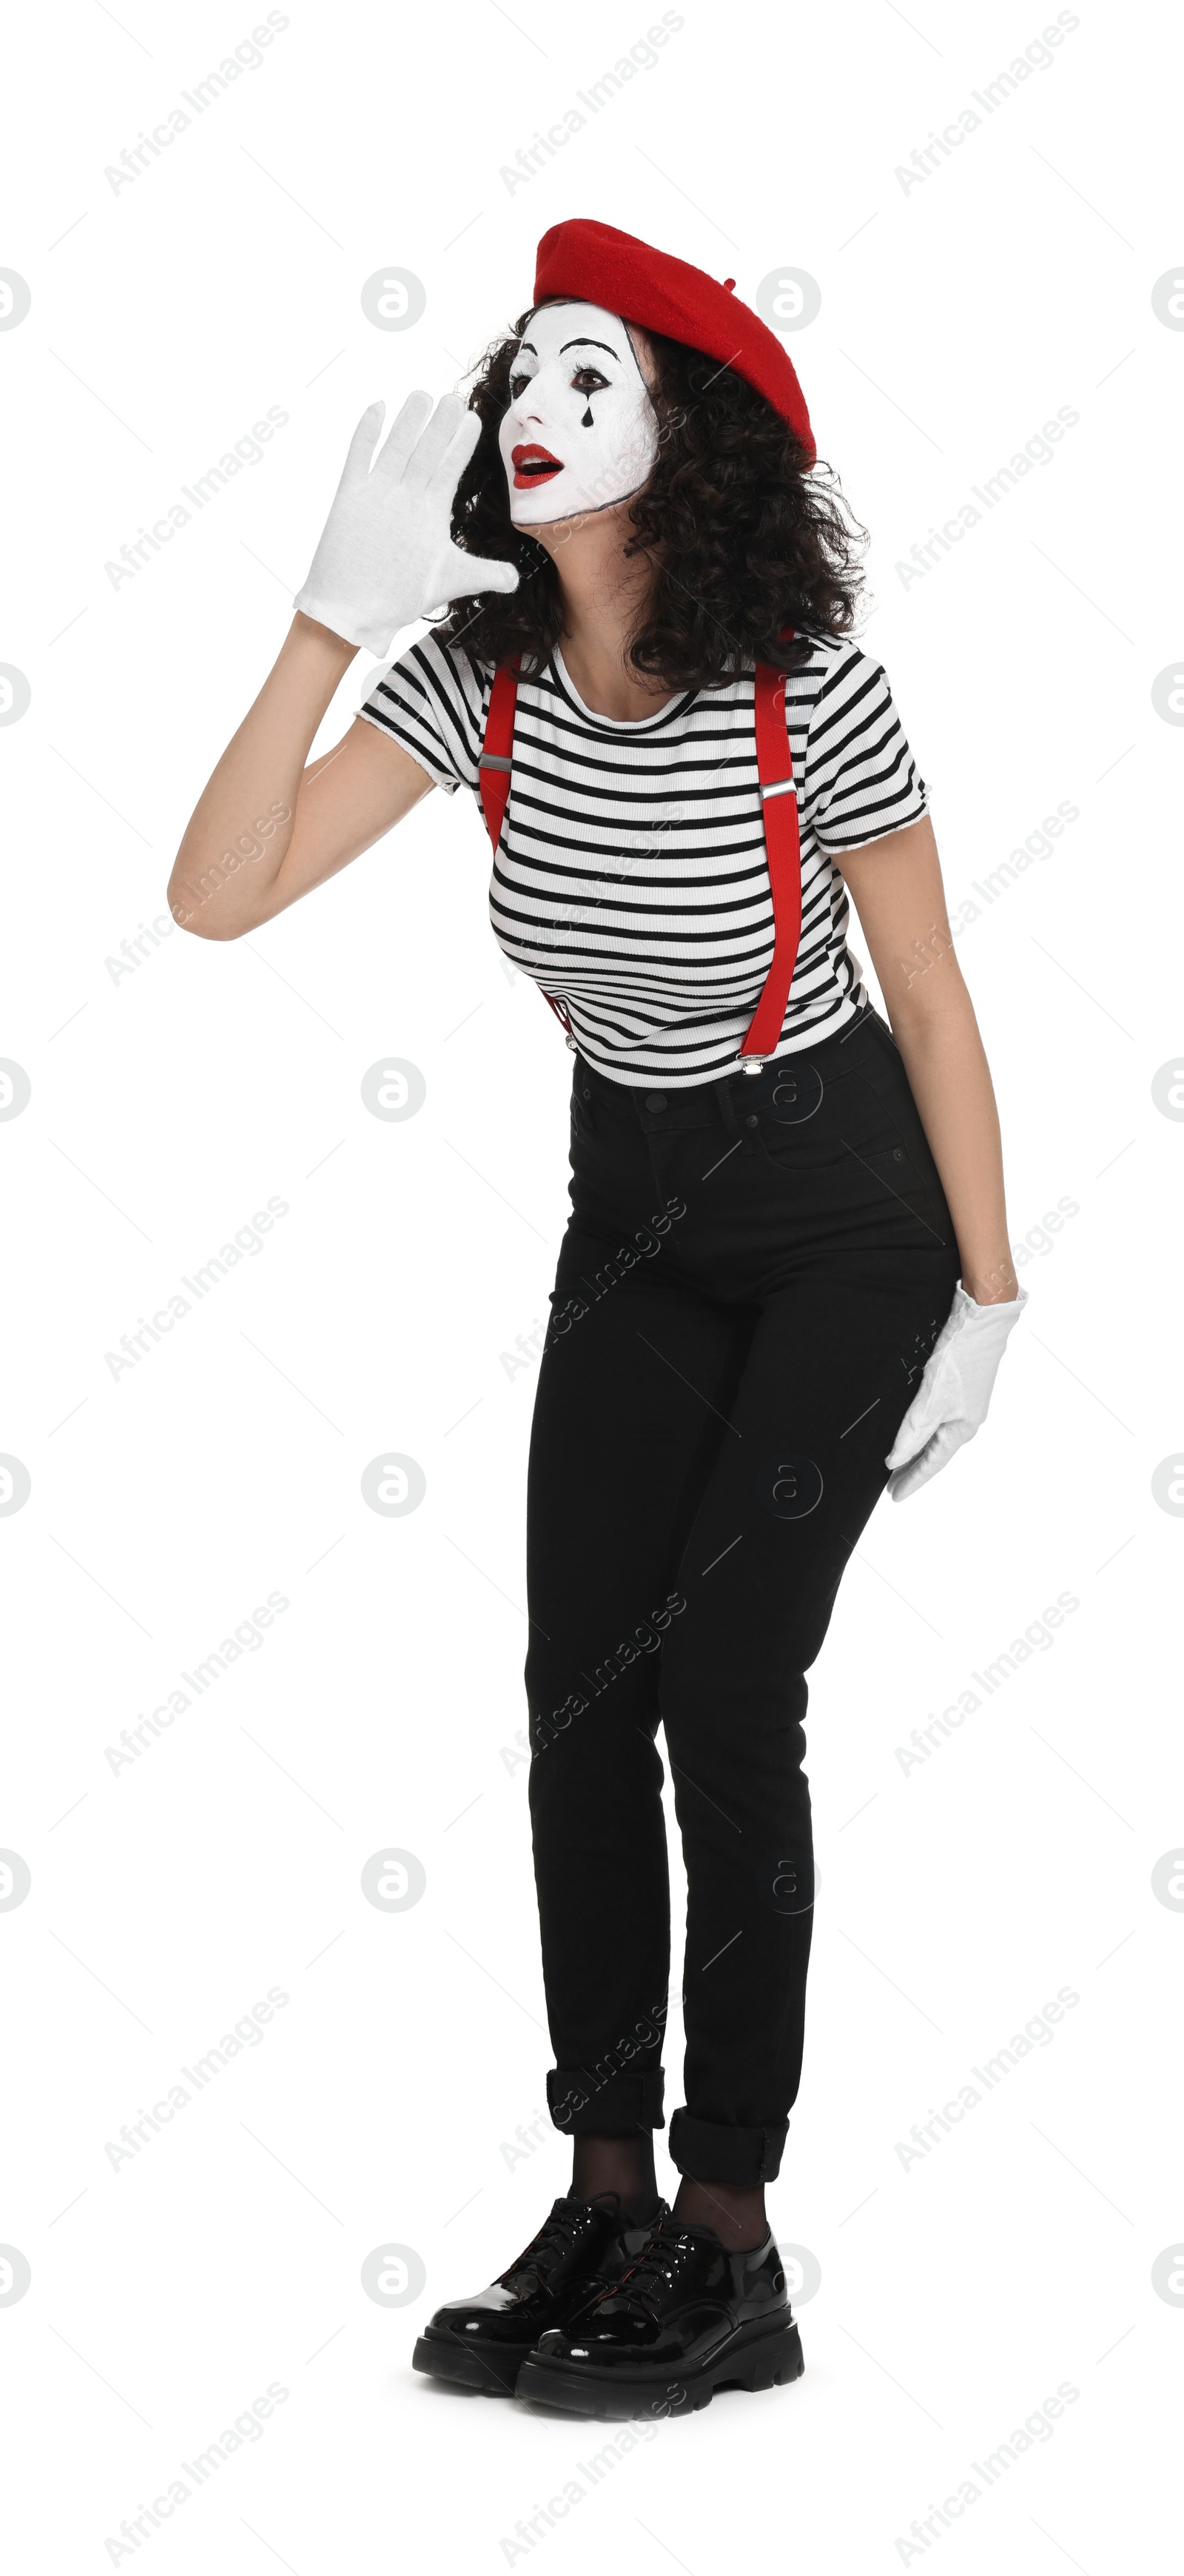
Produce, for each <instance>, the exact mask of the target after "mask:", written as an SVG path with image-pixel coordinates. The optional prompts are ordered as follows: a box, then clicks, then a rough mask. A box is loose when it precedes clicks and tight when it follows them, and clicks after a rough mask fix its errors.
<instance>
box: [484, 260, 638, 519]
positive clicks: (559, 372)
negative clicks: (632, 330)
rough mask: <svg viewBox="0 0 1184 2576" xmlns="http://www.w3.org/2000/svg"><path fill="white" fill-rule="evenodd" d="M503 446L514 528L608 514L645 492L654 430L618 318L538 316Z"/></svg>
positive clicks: (516, 369) (581, 313) (524, 348)
mask: <svg viewBox="0 0 1184 2576" xmlns="http://www.w3.org/2000/svg"><path fill="white" fill-rule="evenodd" d="M498 443H499V446H500V448H501V455H502V463H503V464H504V466H505V469H506V479H507V481H508V483H509V486H510V517H511V519H512V520H513V522H514V525H515V527H516V528H537V527H540V526H542V525H543V524H544V523H546V522H547V521H549V520H552V519H570V518H573V517H575V516H576V515H577V513H583V512H586V511H589V510H607V509H609V508H610V507H611V506H612V504H613V502H615V501H624V500H627V499H628V498H629V496H630V494H631V493H633V492H639V491H640V490H641V487H642V485H643V484H644V483H646V482H648V480H649V476H650V473H651V471H652V468H653V464H654V459H655V457H656V456H657V453H658V423H657V418H656V415H655V412H654V407H653V404H652V403H651V401H650V398H649V393H648V391H647V388H646V383H645V378H644V377H643V375H642V372H641V369H640V367H639V365H638V362H637V353H636V350H635V349H634V347H633V343H632V341H631V339H630V337H629V333H628V331H627V330H626V327H625V324H624V323H623V322H622V320H621V317H620V315H619V314H618V313H606V312H605V311H604V309H603V307H602V306H601V305H599V304H576V303H571V304H544V305H540V306H539V308H538V310H537V311H536V312H535V313H533V314H532V315H531V318H530V320H529V322H528V323H527V325H526V331H525V334H524V336H523V339H522V343H521V346H520V348H519V350H518V353H517V355H516V357H515V359H514V362H513V369H512V373H511V376H510V407H509V410H508V411H507V413H506V416H505V418H504V420H503V422H502V425H501V429H500V431H499V433H498Z"/></svg>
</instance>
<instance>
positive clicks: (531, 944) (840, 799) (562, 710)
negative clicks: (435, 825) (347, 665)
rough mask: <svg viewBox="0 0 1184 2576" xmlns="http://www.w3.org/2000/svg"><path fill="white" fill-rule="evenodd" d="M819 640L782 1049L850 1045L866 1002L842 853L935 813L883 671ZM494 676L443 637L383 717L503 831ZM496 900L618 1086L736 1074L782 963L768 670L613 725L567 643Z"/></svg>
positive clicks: (508, 831) (494, 913) (518, 735)
mask: <svg viewBox="0 0 1184 2576" xmlns="http://www.w3.org/2000/svg"><path fill="white" fill-rule="evenodd" d="M806 640H807V641H808V642H809V646H810V650H809V658H808V660H807V661H806V663H805V665H804V668H803V669H801V670H799V671H791V672H790V674H789V678H788V681H787V684H786V692H785V704H786V721H787V724H788V729H789V740H790V750H791V753H792V757H793V769H794V779H795V784H796V789H797V800H798V819H799V827H800V832H801V849H802V937H801V946H800V948H799V950H798V957H797V964H796V967H795V969H794V977H793V983H792V985H791V987H790V994H789V1001H788V1004H787V1007H786V1013H785V1019H784V1022H783V1025H782V1033H781V1037H780V1040H779V1042H778V1045H777V1047H776V1049H775V1053H776V1054H777V1055H778V1056H784V1055H792V1054H794V1053H795V1052H796V1051H797V1050H798V1049H799V1048H802V1047H806V1046H809V1045H811V1044H813V1043H815V1042H816V1041H817V1040H818V1038H819V1037H823V1036H825V1037H831V1036H833V1035H834V1033H835V1031H836V1030H838V1029H841V1028H843V1027H844V1026H845V1024H846V1023H847V1022H848V1021H849V1020H851V1019H853V1018H854V1017H855V1015H856V1013H857V1011H858V1010H859V1009H861V1008H862V1006H863V1002H864V1000H865V998H866V997H865V995H864V994H863V990H862V987H861V984H860V970H859V966H858V963H857V961H856V960H855V959H854V958H852V957H851V956H850V954H849V953H848V950H847V946H846V930H847V922H848V904H847V896H846V890H845V887H844V885H843V880H842V878H841V876H840V875H839V872H838V869H837V868H836V867H835V865H834V864H833V861H832V857H831V853H832V852H835V853H837V854H841V853H842V852H843V851H844V850H850V849H856V848H858V847H859V846H860V844H861V843H863V842H865V841H874V840H877V839H878V838H879V837H880V836H881V835H882V834H884V833H886V832H895V831H898V830H899V829H900V827H901V825H902V824H905V823H913V822H916V820H917V818H918V816H919V815H921V814H923V813H924V812H925V787H924V782H923V780H922V779H920V778H919V777H918V775H917V771H916V768H915V766H914V763H913V758H912V754H911V752H910V750H909V746H908V743H907V742H906V740H905V737H904V734H903V732H902V730H901V725H900V719H899V717H898V715H897V713H896V709H895V707H894V705H893V702H892V697H891V693H890V691H889V687H888V682H887V680H886V678H885V676H884V673H883V671H882V669H881V668H880V665H879V663H878V662H874V661H872V660H870V659H869V657H868V656H867V654H865V653H861V652H860V650H859V648H858V646H857V645H855V644H851V643H844V642H835V641H834V640H833V639H831V638H808V639H806ZM492 681H493V672H492V669H491V668H490V667H488V666H482V665H478V664H476V663H474V662H473V661H471V660H470V658H469V656H468V654H467V653H465V652H464V651H463V649H461V648H459V647H458V646H456V645H443V644H440V643H438V642H437V640H436V639H435V637H434V636H430V635H429V636H427V637H426V638H425V639H424V640H423V641H422V642H421V643H419V644H413V645H412V646H411V648H410V650H409V651H408V652H406V653H403V654H401V655H400V657H399V659H398V661H397V662H395V663H393V664H392V666H391V668H390V670H389V671H387V672H386V673H385V675H384V677H383V678H382V679H381V680H380V681H379V682H378V684H377V686H376V688H375V689H374V690H373V692H372V694H371V695H370V697H369V698H368V699H367V701H366V704H365V706H364V707H363V708H362V709H361V713H362V714H363V715H364V716H366V717H367V718H368V719H369V721H370V722H371V723H372V724H375V725H379V726H381V727H382V729H383V730H384V731H385V732H386V733H389V734H391V735H392V736H393V737H394V739H395V740H396V741H397V742H398V743H400V744H401V746H402V748H403V749H404V750H405V751H407V752H409V753H410V754H411V756H412V758H413V759H415V760H417V761H419V762H420V764H421V766H422V767H423V768H424V769H426V770H427V771H428V773H429V776H430V777H432V778H434V779H435V781H436V783H437V785H438V786H440V787H443V788H444V789H446V791H447V792H448V793H449V794H450V795H451V794H452V793H454V792H455V790H456V788H457V787H458V786H464V787H467V788H469V789H470V790H471V791H472V792H473V794H474V797H475V799H476V803H477V818H478V821H479V824H480V828H481V830H482V831H484V830H485V819H484V814H483V812H482V809H481V803H480V791H479V786H478V771H477V760H478V755H479V753H480V751H481V746H482V742H483V739H484V732H485V717H486V712H487V709H488V706H489V693H490V688H491V686H492ZM489 908H490V916H491V919H492V922H493V929H494V933H495V936H496V938H497V940H498V943H499V945H500V947H501V948H502V950H503V952H504V954H505V955H506V956H507V957H508V958H510V959H511V960H512V961H513V963H514V965H515V966H517V967H519V968H520V969H521V970H522V972H523V973H524V974H526V975H529V976H531V977H532V978H533V979H534V981H535V982H536V983H538V984H540V985H541V986H542V987H543V990H544V991H545V992H546V993H549V994H553V995H554V996H555V997H556V999H557V1000H559V1001H560V1002H561V1003H562V1004H563V1005H564V1006H565V1008H566V1010H567V1013H568V1016H569V1019H570V1022H571V1027H572V1030H573V1032H574V1034H575V1037H576V1039H577V1041H578V1044H579V1047H580V1051H581V1053H582V1054H583V1055H584V1056H585V1057H586V1059H587V1061H588V1063H589V1064H591V1065H594V1066H595V1067H596V1069H597V1071H598V1072H600V1073H603V1074H606V1075H608V1076H609V1078H610V1079H611V1080H612V1081H614V1082H621V1083H626V1084H629V1085H631V1086H632V1087H634V1088H639V1089H651V1088H655V1087H657V1086H659V1085H660V1086H661V1087H662V1088H663V1089H664V1090H677V1089H687V1088H689V1087H690V1086H691V1085H692V1084H694V1083H698V1082H709V1081H713V1080H718V1079H719V1078H720V1076H721V1075H724V1074H727V1073H730V1072H734V1071H735V1070H736V1069H737V1067H738V1063H739V1053H740V1046H741V1042H742V1040H743V1038H744V1036H745V1033H746V1031H747V1029H748V1025H749V1022H750V1020H751V1018H752V1015H753V1012H754V1011H755V1009H756V1006H757V1002H758V1000H759V998H760V994H761V989H762V987H763V984H764V980H765V977H766V974H767V973H768V970H769V965H770V963H771V960H772V955H773V900H772V893H771V890H770V885H769V871H768V863H767V860H766V855H765V835H764V825H763V821H762V809H761V799H760V792H759V780H758V776H757V764H756V740H755V733H754V723H753V675H752V673H751V671H750V672H748V673H747V674H746V675H744V676H743V677H742V678H740V679H737V680H733V681H731V682H730V683H728V684H727V685H726V686H725V687H723V688H717V689H690V690H683V691H682V692H681V693H680V694H679V695H678V696H677V697H674V698H672V699H671V701H670V703H669V705H668V706H665V707H664V708H663V709H662V711H661V713H660V714H659V715H654V716H646V717H643V718H642V719H641V721H640V722H634V721H632V720H630V721H618V720H617V719H615V718H613V717H610V716H601V715H595V714H594V713H593V712H592V711H591V709H590V708H588V707H586V706H585V705H584V702H583V700H582V698H581V697H580V696H579V694H578V691H577V690H576V689H575V688H574V687H573V685H572V682H571V680H570V678H569V676H568V673H567V670H566V667H565V665H564V662H563V658H562V655H561V654H560V653H559V652H558V651H556V652H554V653H553V654H552V655H551V658H550V660H549V662H548V663H547V666H546V668H545V670H544V671H542V672H541V673H540V675H539V677H538V678H537V679H534V680H525V679H524V680H521V681H520V682H519V685H518V704H517V714H516V721H515V728H514V765H513V771H512V775H511V780H510V794H509V798H508V801H507V805H506V812H505V820H504V822H503V825H502V831H501V839H500V844H499V847H498V850H497V854H496V856H495V858H494V861H493V870H492V875H491V877H490V885H489Z"/></svg>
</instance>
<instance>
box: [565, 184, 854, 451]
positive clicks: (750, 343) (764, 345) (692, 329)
mask: <svg viewBox="0 0 1184 2576" xmlns="http://www.w3.org/2000/svg"><path fill="white" fill-rule="evenodd" d="M735 283H736V281H735V278H733V277H729V278H728V279H727V280H726V281H725V283H724V284H723V285H722V286H721V285H720V284H719V282H718V280H717V279H716V278H714V277H709V276H708V275H707V272H706V269H702V268H692V267H691V266H690V265H689V263H688V262H687V261H686V260H685V259H671V258H670V256H669V254H668V253H667V252H666V251H662V250H651V248H650V245H649V243H648V242H643V241H635V240H634V237H633V235H632V233H619V232H616V231H615V230H614V228H613V226H612V225H611V224H596V223H591V222H588V221H586V220H585V219H584V218H583V217H576V218H575V219H574V220H573V221H572V222H571V223H567V224H553V225H552V227H551V230H550V232H549V233H544V234H543V238H542V240H541V242H540V243H539V247H538V259H537V263H536V266H535V276H534V300H535V303H536V304H544V303H546V301H547V299H548V298H549V297H550V296H559V295H572V296H576V297H578V299H579V301H580V302H581V303H582V304H600V305H603V307H604V309H605V311H606V313H619V314H620V315H621V317H622V319H623V320H624V321H626V322H638V323H640V325H641V327H642V329H643V330H646V331H660V332H662V333H663V335H664V336H665V338H667V339H669V340H683V341H685V342H686V344H687V346H688V347H689V348H692V349H701V350H702V351H703V353H704V355H705V356H706V357H708V358H719V359H720V360H721V361H722V363H723V365H724V366H726V367H732V368H733V369H734V370H735V373H736V374H737V375H738V376H743V378H744V380H745V383H746V384H750V385H754V386H755V388H756V391H757V392H758V394H763V395H764V397H765V401H766V402H768V403H771V404H772V406H773V409H774V411H778V412H780V414H781V417H782V419H783V420H786V421H788V423H789V426H790V428H791V429H792V431H793V433H794V436H795V437H796V438H799V439H800V440H801V442H802V445H803V447H804V448H805V451H806V454H807V456H808V457H809V460H810V463H811V464H813V462H814V459H815V456H816V455H817V453H818V451H817V448H816V447H815V444H814V433H813V431H812V429H811V427H810V415H809V412H808V411H807V409H806V402H805V396H804V394H803V392H802V388H801V386H800V384H799V383H798V380H797V377H796V375H795V374H794V370H793V368H792V366H791V365H790V362H789V358H788V356H787V354H786V351H785V349H784V348H783V347H782V344H781V342H780V340H779V339H778V338H777V336H776V334H775V332H772V331H770V329H769V327H768V324H767V323H765V322H762V321H761V319H760V316H759V314H756V313H753V312H752V311H751V310H750V308H749V306H748V305H747V304H741V303H739V302H738V300H737V298H736V297H735V295H733V293H732V288H733V287H734V285H735Z"/></svg>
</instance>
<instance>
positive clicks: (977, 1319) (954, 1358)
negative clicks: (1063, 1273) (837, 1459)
mask: <svg viewBox="0 0 1184 2576" xmlns="http://www.w3.org/2000/svg"><path fill="white" fill-rule="evenodd" d="M1027 1302H1028V1296H1027V1290H1026V1289H1024V1288H1021V1289H1020V1291H1019V1293H1018V1295H1017V1296H1016V1297H1014V1298H1012V1300H1011V1302H1010V1304H1008V1305H1002V1306H978V1305H976V1304H975V1301H974V1299H973V1297H968V1296H967V1294H966V1290H965V1289H964V1288H955V1290H954V1302H953V1305H952V1306H951V1308H950V1311H949V1314H948V1316H947V1318H946V1321H945V1323H944V1324H943V1325H942V1328H941V1331H940V1333H939V1334H938V1337H937V1340H936V1342H935V1343H934V1346H933V1350H932V1352H931V1354H930V1357H929V1360H928V1361H927V1363H926V1367H925V1373H924V1375H923V1377H922V1379H921V1383H920V1386H919V1387H918V1389H917V1392H916V1394H915V1396H914V1397H913V1401H912V1403H911V1404H910V1406H909V1409H908V1412H907V1413H906V1415H905V1417H904V1421H903V1422H902V1423H901V1426H900V1429H899V1431H898V1432H897V1435H896V1438H895V1440H894V1442H893V1444H892V1447H891V1449H890V1450H889V1452H888V1456H887V1459H886V1460H885V1465H886V1466H887V1467H889V1468H890V1469H892V1470H894V1472H893V1473H891V1474H890V1475H889V1478H888V1491H889V1493H890V1494H891V1496H892V1500H893V1502H894V1503H903V1502H904V1501H905V1500H906V1499H907V1497H908V1495H909V1494H915V1493H916V1491H917V1487H918V1486H919V1485H927V1484H928V1482H929V1479H930V1477H931V1476H937V1475H939V1474H940V1472H941V1470H942V1468H943V1467H944V1466H945V1465H946V1464H947V1462H948V1460H949V1459H951V1458H952V1457H953V1455H954V1451H955V1449H960V1448H961V1447H962V1444H963V1441H965V1440H973V1438H974V1435H975V1432H976V1431H977V1430H979V1429H980V1427H981V1425H982V1424H983V1423H984V1422H985V1421H986V1418H987V1406H988V1405H989V1403H990V1401H991V1389H992V1387H993V1386H994V1383H995V1372H996V1370H997V1368H998V1366H999V1362H1000V1360H1001V1359H1002V1357H1003V1346H1004V1343H1005V1342H1006V1340H1007V1336H1008V1334H1009V1333H1010V1331H1011V1329H1012V1326H1013V1324H1017V1323H1018V1322H1019V1318H1020V1313H1021V1310H1022V1309H1023V1307H1025V1306H1026V1305H1027Z"/></svg>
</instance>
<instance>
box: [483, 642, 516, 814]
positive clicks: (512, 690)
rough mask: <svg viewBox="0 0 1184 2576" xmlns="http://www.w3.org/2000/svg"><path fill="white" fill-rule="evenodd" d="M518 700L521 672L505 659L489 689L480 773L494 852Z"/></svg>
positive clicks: (507, 785)
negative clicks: (518, 672) (519, 674)
mask: <svg viewBox="0 0 1184 2576" xmlns="http://www.w3.org/2000/svg"><path fill="white" fill-rule="evenodd" d="M517 703H518V674H517V672H516V671H515V670H514V669H513V668H512V667H511V666H510V665H509V664H508V663H505V662H501V663H499V664H498V667H497V670H496V671H495V672H494V675H493V687H492V689H491V690H490V693H489V713H488V715H487V716H486V719H485V740H484V743H483V744H482V747H481V758H480V761H479V763H478V775H479V782H480V787H481V802H482V804H483V806H484V808H485V820H486V823H487V824H488V826H489V837H490V840H491V842H492V843H493V850H494V856H495V857H496V855H497V846H498V843H499V841H500V839H501V836H502V822H503V819H504V816H505V811H506V798H507V796H508V795H509V793H510V768H511V755H512V753H513V749H514V710H515V707H516V706H517Z"/></svg>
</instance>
